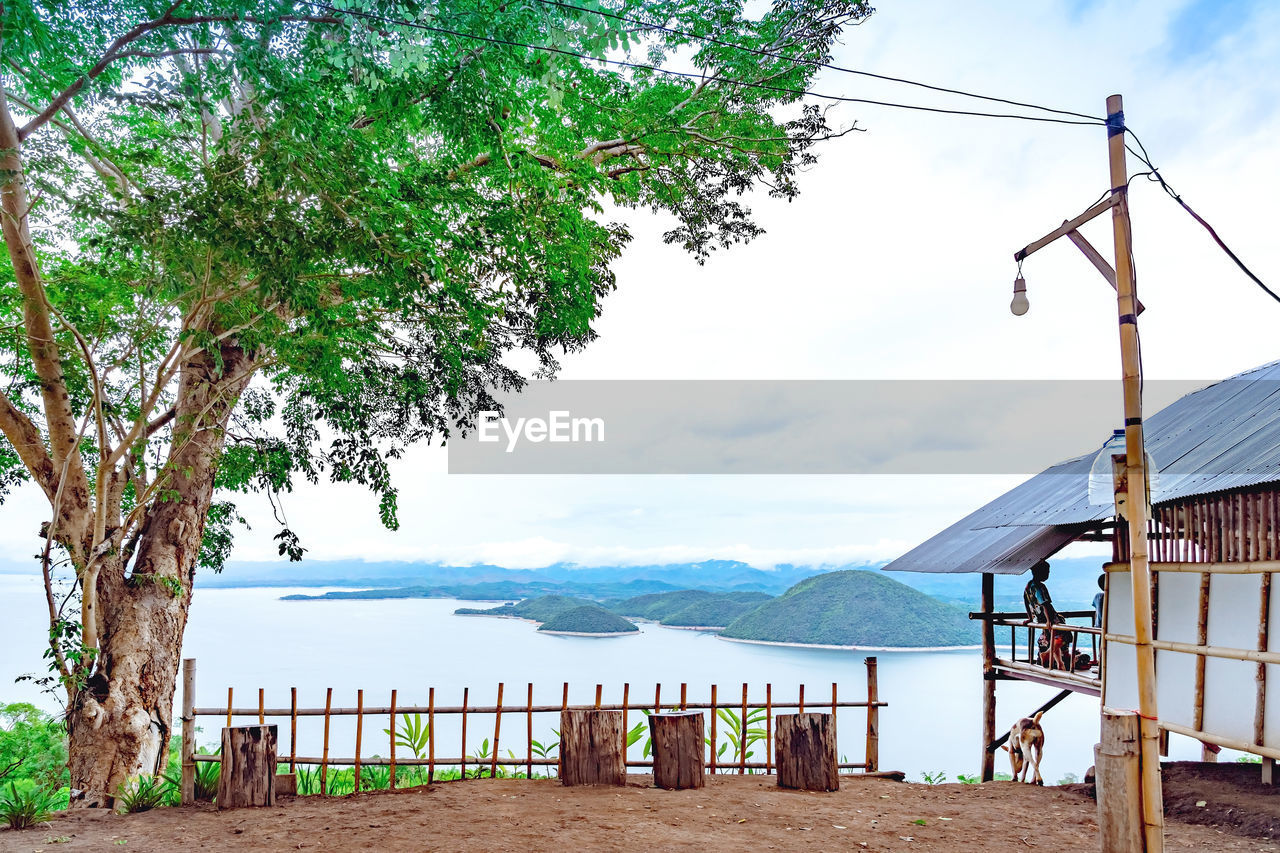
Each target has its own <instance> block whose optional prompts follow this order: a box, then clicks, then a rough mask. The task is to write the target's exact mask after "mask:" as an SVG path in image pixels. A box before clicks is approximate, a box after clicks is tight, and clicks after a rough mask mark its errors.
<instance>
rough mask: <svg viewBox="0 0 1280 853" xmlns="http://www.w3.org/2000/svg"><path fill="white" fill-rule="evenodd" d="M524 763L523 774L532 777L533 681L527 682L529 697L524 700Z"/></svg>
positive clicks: (528, 777)
mask: <svg viewBox="0 0 1280 853" xmlns="http://www.w3.org/2000/svg"><path fill="white" fill-rule="evenodd" d="M524 724H525V764H524V775H525V778H527V779H532V778H533V682H532V681H530V682H529V699H528V701H526V702H525V715H524Z"/></svg>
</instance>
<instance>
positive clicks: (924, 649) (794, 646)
mask: <svg viewBox="0 0 1280 853" xmlns="http://www.w3.org/2000/svg"><path fill="white" fill-rule="evenodd" d="M716 636H717V637H719V638H720V639H722V640H725V641H727V642H730V643H748V644H750V645H753V646H782V647H784V648H788V649H833V650H835V651H846V652H958V651H974V650H977V649H981V648H982V646H980V645H979V646H836V645H831V644H828V643H779V642H776V641H774V640H744V639H741V638H739V637H726V636H725V635H724V634H716Z"/></svg>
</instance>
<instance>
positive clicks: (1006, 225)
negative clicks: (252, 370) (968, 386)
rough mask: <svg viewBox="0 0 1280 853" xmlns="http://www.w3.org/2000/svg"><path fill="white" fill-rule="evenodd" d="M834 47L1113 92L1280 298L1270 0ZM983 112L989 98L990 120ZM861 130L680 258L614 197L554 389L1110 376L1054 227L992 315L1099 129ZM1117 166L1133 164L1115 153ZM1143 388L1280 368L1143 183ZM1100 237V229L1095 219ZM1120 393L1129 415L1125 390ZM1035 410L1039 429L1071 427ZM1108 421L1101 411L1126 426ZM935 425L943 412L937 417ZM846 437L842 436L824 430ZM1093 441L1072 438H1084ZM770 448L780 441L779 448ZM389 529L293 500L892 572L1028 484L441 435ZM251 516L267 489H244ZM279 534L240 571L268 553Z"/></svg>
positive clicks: (443, 545)
mask: <svg viewBox="0 0 1280 853" xmlns="http://www.w3.org/2000/svg"><path fill="white" fill-rule="evenodd" d="M879 5H880V8H879V9H878V11H877V12H876V14H875V15H874V16H872V17H871V18H870V19H869V20H868V21H867V22H866V23H864V24H863V25H862V26H859V27H856V28H852V29H850V30H849V31H848V33H847V35H846V37H845V39H844V44H843V45H842V46H841V47H840V49H839V50H838V52H837V55H836V57H835V60H834V62H835V64H838V65H843V66H847V67H855V68H860V69H865V70H869V71H874V72H877V73H881V74H888V75H894V76H901V77H907V78H911V79H915V80H920V81H925V82H929V83H934V84H938V85H942V86H947V87H951V88H958V89H965V90H969V91H974V92H980V93H985V94H991V95H997V96H1000V97H1004V98H1009V99H1013V100H1019V101H1029V102H1034V103H1039V104H1045V105H1048V106H1053V107H1058V108H1063V109H1069V110H1075V111H1079V112H1084V113H1089V114H1093V115H1100V114H1102V113H1104V112H1105V110H1104V102H1105V99H1106V96H1107V95H1109V94H1112V93H1117V92H1118V93H1122V94H1123V95H1124V97H1125V110H1126V116H1127V120H1128V124H1129V126H1130V127H1131V128H1132V129H1134V130H1135V131H1136V133H1137V134H1138V136H1139V137H1140V138H1141V140H1142V142H1143V143H1144V144H1145V146H1146V148H1147V150H1148V151H1149V152H1150V154H1151V157H1152V159H1153V160H1154V162H1155V163H1156V165H1158V166H1159V167H1160V169H1161V172H1162V174H1164V176H1165V177H1166V179H1167V180H1168V181H1169V183H1170V184H1171V185H1172V186H1173V187H1174V188H1175V189H1176V190H1177V191H1178V192H1180V193H1182V194H1183V196H1184V197H1185V198H1186V199H1187V200H1188V202H1189V203H1190V204H1191V205H1192V206H1194V207H1195V208H1196V209H1197V211H1198V212H1199V213H1201V214H1202V215H1203V216H1205V217H1206V218H1207V219H1209V221H1211V222H1212V223H1213V224H1214V226H1215V227H1216V228H1217V229H1218V231H1219V232H1220V233H1221V234H1222V235H1223V236H1224V238H1225V239H1227V241H1228V242H1229V243H1230V244H1231V245H1232V246H1233V247H1234V248H1235V249H1236V251H1237V252H1238V254H1240V256H1241V257H1242V258H1244V259H1245V260H1246V262H1247V263H1249V265H1250V266H1251V267H1252V268H1253V269H1254V270H1255V271H1256V272H1257V273H1258V274H1259V275H1260V276H1262V277H1263V279H1264V280H1269V281H1270V282H1271V283H1272V284H1273V286H1280V241H1277V240H1276V239H1275V232H1276V226H1277V219H1278V217H1277V213H1276V209H1275V199H1276V198H1278V197H1280V74H1277V73H1276V72H1277V71H1278V70H1280V4H1275V3H1268V2H1265V0H1257V2H1248V0H1219V1H1218V2H1214V0H1192V2H1170V0H1166V2H1150V0H1123V1H1122V2H1104V1H1103V0H1093V1H1092V2H1081V0H1071V1H1070V2H1066V1H1065V0H1064V2H1049V0H1042V2H1036V3H1018V2H1011V0H1005V2H981V0H979V1H978V2H966V3H955V2H948V1H947V0H913V2H909V3H908V2H898V3H894V2H890V0H886V2H883V3H881V4H879ZM811 88H812V89H813V90H815V91H819V92H824V93H830V94H836V95H844V96H850V97H859V98H869V99H877V100H892V101H898V102H907V103H917V104H930V105H935V106H942V107H947V108H962V109H978V110H984V109H987V107H984V105H983V103H984V102H981V101H973V100H967V99H959V98H954V97H951V96H946V95H941V94H938V93H933V92H928V91H925V90H922V89H916V88H912V87H906V86H902V85H897V84H890V83H886V82H881V81H875V80H871V79H868V78H865V77H855V76H850V75H846V74H838V73H834V72H824V73H822V74H821V75H820V76H819V77H818V79H817V80H816V81H815V82H814V83H813V85H812V87H811ZM997 111H1004V110H1003V108H1001V109H999V110H997ZM831 117H832V120H833V122H835V123H839V124H848V123H850V122H853V121H856V122H857V125H858V127H859V128H861V129H863V130H865V132H863V133H853V134H849V135H848V136H845V137H844V138H842V139H839V140H836V141H833V142H830V143H827V144H826V145H824V146H823V147H822V148H821V149H820V150H819V152H818V153H819V157H820V159H819V163H818V164H817V166H816V167H814V168H813V169H812V170H810V171H809V172H808V173H807V174H805V175H804V176H803V177H802V179H801V189H802V192H801V195H800V197H799V198H798V199H797V200H795V201H793V202H790V203H784V202H780V201H776V200H770V199H768V198H766V197H764V196H763V195H760V196H759V197H755V198H753V199H752V205H753V207H754V209H755V211H756V216H757V219H758V221H759V222H760V224H762V225H763V226H764V227H765V229H766V231H767V233H766V234H765V235H764V236H763V237H761V238H759V239H758V240H757V241H756V242H754V243H752V244H750V245H748V246H739V247H735V248H734V249H732V250H730V251H728V252H723V253H718V254H717V255H716V256H715V257H713V259H712V260H711V261H710V262H709V263H708V264H707V265H706V266H698V265H697V264H696V263H695V262H694V260H693V259H692V258H691V257H689V256H688V255H687V254H684V253H683V252H681V251H680V250H679V249H678V247H672V246H667V245H664V244H663V243H662V241H661V234H662V232H663V231H664V230H665V229H666V228H667V227H668V223H666V222H664V221H663V220H661V219H659V218H656V217H654V216H653V215H651V214H647V213H645V214H636V213H625V214H621V215H622V216H624V218H625V219H626V221H627V222H628V224H629V225H630V226H631V228H632V230H633V233H634V235H635V239H634V240H633V241H632V243H631V245H630V247H629V248H628V250H627V252H626V254H625V255H624V257H623V258H622V259H621V260H620V261H619V262H618V264H617V266H616V270H617V274H618V289H617V291H616V293H614V294H613V295H612V296H610V297H609V299H608V301H607V303H606V306H605V314H604V317H603V318H602V320H601V321H600V324H599V331H600V339H599V340H598V341H597V342H596V343H595V344H593V345H592V346H591V347H590V348H589V349H588V350H587V351H586V352H584V353H582V354H578V355H575V356H573V357H571V358H568V359H567V360H566V361H565V364H564V370H563V373H562V377H564V378H566V379H591V380H628V379H665V380H673V379H704V380H718V379H719V380H727V379H735V380H796V379H851V380H852V379H894V380H905V381H916V380H992V379H1092V380H1109V379H1115V378H1117V377H1118V376H1119V370H1120V360H1119V345H1118V335H1117V332H1116V320H1115V299H1114V295H1113V293H1112V292H1111V290H1110V289H1109V288H1108V286H1107V285H1106V283H1105V282H1104V281H1103V280H1102V279H1101V278H1100V277H1099V276H1098V275H1097V273H1096V272H1095V271H1094V270H1093V268H1092V267H1091V266H1090V265H1089V264H1088V262H1087V261H1085V259H1084V258H1083V257H1082V256H1081V255H1080V254H1079V253H1078V252H1077V251H1076V250H1075V249H1074V248H1073V247H1072V246H1071V245H1070V244H1069V243H1067V242H1066V241H1059V244H1054V245H1053V246H1050V247H1049V248H1047V249H1044V250H1043V251H1041V252H1040V253H1038V254H1036V255H1034V256H1033V257H1032V258H1030V259H1028V260H1027V262H1026V263H1025V265H1024V267H1023V274H1024V276H1025V277H1026V280H1027V284H1028V288H1029V290H1028V295H1029V297H1030V300H1031V310H1030V312H1029V313H1028V314H1027V315H1026V316H1024V317H1014V316H1012V315H1011V314H1010V312H1009V308H1008V303H1009V299H1010V296H1011V291H1012V280H1013V278H1014V276H1015V272H1016V268H1015V264H1014V262H1013V260H1012V253H1013V252H1014V251H1015V250H1016V249H1018V248H1021V247H1022V246H1023V245H1025V244H1027V243H1029V242H1030V241H1032V240H1034V239H1036V238H1038V237H1040V236H1042V235H1043V234H1045V233H1047V232H1049V231H1051V230H1052V229H1053V228H1055V227H1056V226H1057V225H1058V224H1060V223H1061V222H1062V221H1063V220H1065V219H1068V218H1070V217H1073V216H1075V215H1076V214H1078V213H1080V212H1081V211H1083V210H1084V209H1085V208H1086V207H1087V206H1088V205H1089V204H1091V203H1092V202H1093V201H1094V200H1095V199H1097V198H1098V197H1099V196H1100V195H1101V194H1102V193H1103V192H1104V191H1105V190H1106V189H1107V186H1108V179H1107V177H1108V176H1107V159H1106V158H1107V150H1106V142H1105V136H1104V132H1103V131H1102V130H1100V129H1099V128H1096V127H1073V126H1066V125H1058V124H1038V123H1031V122H1023V121H1008V120H994V119H983V118H971V117H956V116H941V115H931V114H926V113H919V112H909V111H903V110H894V109H887V108H882V107H876V106H871V105H861V104H842V105H839V106H837V107H835V108H833V110H832V113H831ZM1130 168H1131V170H1132V171H1139V170H1140V168H1141V167H1139V166H1138V165H1137V164H1136V163H1134V162H1132V161H1131V163H1130ZM1130 206H1131V211H1132V216H1133V233H1134V252H1135V258H1136V266H1137V271H1138V282H1139V293H1140V295H1141V297H1142V300H1143V302H1144V303H1145V304H1146V305H1147V308H1148V310H1147V311H1146V313H1144V314H1143V316H1142V320H1141V330H1142V340H1143V356H1144V365H1145V370H1146V375H1147V376H1148V377H1149V378H1152V379H1169V380H1204V381H1211V380H1214V379H1218V378H1222V377H1225V376H1228V375H1231V374H1233V373H1236V372H1239V371H1241V370H1245V369H1248V368H1250V367H1253V366H1256V365H1258V364H1262V363H1265V362H1268V361H1272V360H1275V359H1276V358H1280V352H1278V351H1277V350H1278V348H1277V347H1276V345H1275V343H1274V342H1275V340H1276V336H1275V332H1274V330H1275V327H1276V321H1277V320H1280V304H1277V303H1275V302H1273V301H1271V300H1270V299H1269V298H1268V297H1267V296H1265V294H1263V293H1262V292H1261V291H1260V290H1259V289H1258V288H1257V287H1256V286H1255V285H1253V284H1252V283H1251V282H1250V281H1249V280H1248V279H1247V278H1245V277H1244V275H1243V274H1241V273H1240V272H1239V271H1238V270H1237V269H1236V268H1235V267H1234V266H1233V265H1232V263H1231V262H1230V261H1229V260H1228V259H1227V258H1226V256H1225V255H1223V254H1222V252H1221V251H1220V250H1219V249H1218V248H1217V247H1216V246H1214V245H1213V243H1212V242H1211V241H1210V239H1209V238H1208V236H1207V235H1206V234H1205V233H1204V231H1203V230H1201V229H1200V227H1199V226H1198V225H1196V224H1195V223H1194V222H1193V221H1192V220H1191V218H1190V217H1188V216H1187V215H1186V214H1185V213H1184V212H1183V211H1182V210H1181V209H1180V208H1178V207H1177V206H1176V205H1175V204H1174V203H1173V201H1172V200H1171V199H1169V198H1168V197H1167V196H1165V195H1164V194H1163V193H1162V192H1161V191H1160V190H1159V188H1158V187H1157V186H1156V185H1154V184H1151V183H1149V182H1147V181H1145V180H1143V179H1138V180H1136V181H1134V184H1133V188H1132V192H1131V205H1130ZM1084 230H1085V233H1086V236H1088V237H1089V238H1090V239H1091V240H1092V241H1093V242H1094V244H1095V245H1096V246H1097V247H1098V248H1099V249H1100V250H1102V251H1103V253H1104V255H1110V254H1111V244H1110V240H1111V235H1110V226H1109V224H1108V222H1107V217H1100V218H1099V219H1098V220H1096V221H1095V222H1094V223H1093V224H1092V225H1091V226H1086V228H1085V229H1084ZM1117 405H1118V404H1117ZM1061 415H1062V413H1061V412H1056V411H1054V410H1052V409H1049V410H1044V411H1040V412H1036V413H1034V414H1032V415H1031V416H1029V417H1027V418H1026V421H1027V423H1026V428H1027V429H1029V430H1035V429H1037V428H1040V427H1041V426H1042V425H1048V424H1050V423H1052V422H1054V421H1056V419H1058V418H1060V417H1061ZM1118 417H1119V410H1118V408H1117V419H1118ZM949 426H950V424H947V423H943V424H940V433H945V429H946V428H947V427H949ZM831 428H832V429H840V425H839V424H838V423H834V424H832V426H831ZM1105 437H1106V435H1105V431H1104V434H1102V435H1082V436H1081V438H1080V447H1079V451H1078V452H1085V451H1086V450H1089V449H1090V448H1091V447H1096V446H1097V445H1098V444H1100V443H1101V440H1102V439H1103V438H1105ZM782 440H783V441H785V440H786V438H785V435H784V436H783V439H782ZM393 473H394V477H395V479H396V481H397V484H398V486H399V487H400V517H401V521H402V526H401V528H400V530H399V531H397V532H394V533H391V532H387V531H385V530H384V529H383V528H382V527H381V525H380V524H379V522H378V514H377V504H376V499H375V498H374V497H373V496H371V495H369V494H368V493H367V492H364V491H363V490H360V489H359V488H356V487H346V486H334V485H329V484H324V485H321V486H317V487H307V488H302V489H299V490H298V491H296V492H295V493H293V494H292V495H289V496H288V497H287V499H286V503H285V511H286V513H287V515H288V519H289V522H290V525H291V526H292V527H293V528H294V529H295V530H296V531H297V532H298V533H299V535H300V536H301V538H302V542H303V544H304V546H306V547H307V548H308V549H309V550H308V558H309V559H367V560H388V559H403V560H422V561H443V562H449V563H470V562H492V563H501V564H505V565H510V566H522V567H529V566H539V565H545V564H547V563H550V562H555V561H562V560H564V561H574V562H580V563H585V564H593V565H600V564H614V563H652V562H668V561H690V560H701V559H711V558H719V559H739V560H742V561H744V562H748V563H751V564H753V565H757V566H762V567H767V566H770V565H775V564H777V563H795V564H805V563H807V564H828V565H840V564H845V563H850V562H853V563H858V562H877V561H882V560H887V559H890V558H892V557H894V556H897V555H898V554H900V553H902V552H903V551H905V550H907V549H908V548H910V547H912V546H913V545H915V544H917V543H918V542H920V541H922V540H923V539H925V538H927V537H929V536H930V535H932V534H933V533H936V532H937V531H938V530H940V529H942V528H943V527H945V526H946V525H948V524H950V523H952V522H953V521H955V520H956V519H958V518H960V517H962V516H964V515H966V514H967V513H968V512H970V511H972V510H973V509H975V508H976V507H977V506H979V505H981V504H982V503H984V502H985V501H987V500H990V499H991V498H993V497H995V496H996V495H998V494H1000V493H1001V492H1003V491H1005V490H1007V489H1008V488H1010V487H1012V486H1013V485H1015V484H1016V483H1017V482H1019V481H1020V479H1021V476H1019V475H1016V474H1009V473H1002V474H996V473H992V474H965V475H959V474H950V475H933V476H927V475H914V476H907V475H892V474H884V475H876V476H834V475H826V476H824V475H805V476H800V475H769V476H753V475H704V476H681V475H575V476H568V475H559V476H557V475H538V476H533V475H526V476H502V475H486V476H468V475H458V474H452V475H451V474H449V473H447V463H446V459H445V454H444V451H443V450H441V449H440V448H438V447H419V448H416V449H414V450H413V451H412V452H411V453H410V454H409V455H408V456H407V457H406V458H405V459H404V460H402V461H401V462H399V463H398V464H397V465H396V466H395V467H394V469H393ZM242 511H243V512H244V513H245V515H246V516H247V517H249V518H250V519H251V520H252V519H254V518H263V519H265V518H269V510H268V509H267V507H266V505H265V502H261V501H259V500H257V499H255V498H249V499H245V500H244V501H242ZM44 512H47V509H46V508H45V507H44V506H43V505H42V500H41V499H40V497H39V496H38V495H37V494H35V493H32V492H25V493H20V494H18V495H16V496H15V497H14V498H13V499H11V500H10V501H9V502H8V503H7V504H6V505H5V507H4V508H3V510H0V519H4V523H3V524H0V553H3V554H4V555H7V556H8V557H9V558H11V559H15V560H16V559H21V558H22V557H25V555H26V554H28V553H30V552H31V551H33V550H34V542H35V535H34V532H35V529H36V527H37V525H38V523H39V520H40V519H41V518H42V517H43V516H42V514H43V513H44ZM274 533H275V529H274V528H273V527H272V525H270V524H267V523H261V524H255V525H254V528H253V529H252V530H250V531H247V532H242V533H241V534H240V538H239V539H238V542H237V546H236V549H235V552H234V555H233V559H239V560H254V561H256V560H264V559H272V558H275V554H276V552H275V547H274V544H273V542H272V540H271V537H272V535H274Z"/></svg>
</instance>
